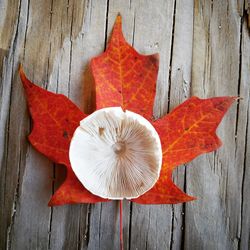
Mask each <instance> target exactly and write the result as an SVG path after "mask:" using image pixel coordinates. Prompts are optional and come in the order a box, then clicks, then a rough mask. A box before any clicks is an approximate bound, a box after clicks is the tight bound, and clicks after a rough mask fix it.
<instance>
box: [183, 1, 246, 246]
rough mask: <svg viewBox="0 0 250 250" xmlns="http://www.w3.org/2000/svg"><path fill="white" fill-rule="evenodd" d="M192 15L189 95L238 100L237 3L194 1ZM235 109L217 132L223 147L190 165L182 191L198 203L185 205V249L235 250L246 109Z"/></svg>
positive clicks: (229, 113) (239, 37)
mask: <svg viewBox="0 0 250 250" xmlns="http://www.w3.org/2000/svg"><path fill="white" fill-rule="evenodd" d="M194 11H195V12H194V13H195V16H194V47H193V48H194V49H193V51H194V53H193V68H192V94H194V95H198V96H201V97H209V96H219V95H236V96H237V95H238V94H239V93H238V91H239V90H238V89H239V86H238V84H240V72H241V63H240V61H241V54H240V53H241V27H242V22H243V19H242V18H241V16H240V15H239V13H238V11H237V3H236V2H233V1H229V2H226V1H221V2H211V3H210V2H208V1H196V2H195V9H194ZM244 91H247V89H245V90H244ZM240 105H242V104H240ZM240 107H241V106H240ZM238 108H239V106H237V105H234V106H233V107H232V108H231V110H230V111H229V112H228V114H227V116H226V117H225V119H224V120H223V122H222V124H221V125H220V128H219V130H218V134H219V136H220V137H221V139H222V141H223V143H224V147H222V148H221V149H219V150H218V151H216V152H215V153H211V154H208V155H205V156H202V157H199V158H198V159H197V160H196V161H193V162H192V163H191V164H189V165H190V166H192V168H190V169H188V170H187V190H188V192H189V193H190V194H192V195H196V196H198V198H199V200H198V201H196V202H195V203H189V204H186V213H185V214H186V222H185V225H186V230H185V242H184V245H185V247H186V248H188V249H190V248H191V249H238V246H239V238H240V227H241V226H240V223H241V202H242V190H241V189H242V177H243V164H242V163H243V161H244V148H242V145H244V144H245V132H243V131H242V129H241V128H242V126H243V127H246V119H245V118H243V117H245V116H246V110H245V111H243V110H242V111H243V113H244V114H243V113H242V114H241V115H240V116H239V109H238ZM239 119H240V120H239ZM240 123H241V124H240ZM239 124H240V125H239ZM235 136H237V137H235ZM242 143H243V144H242ZM205 225H206V226H205Z"/></svg>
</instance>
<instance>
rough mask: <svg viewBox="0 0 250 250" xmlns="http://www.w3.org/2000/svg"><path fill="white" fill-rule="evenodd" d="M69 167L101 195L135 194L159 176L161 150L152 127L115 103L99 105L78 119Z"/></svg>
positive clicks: (147, 188) (132, 195) (71, 146)
mask: <svg viewBox="0 0 250 250" xmlns="http://www.w3.org/2000/svg"><path fill="white" fill-rule="evenodd" d="M69 157H70V162H71V166H72V169H73V171H74V173H75V174H76V176H77V177H78V179H79V180H80V182H81V183H82V184H83V185H84V187H86V188H87V189H88V190H89V191H90V192H92V193H93V194H95V195H98V196H100V197H103V198H109V199H123V198H127V199H131V198H136V197H138V196H140V195H142V194H143V193H145V192H146V191H148V190H149V189H150V188H152V187H153V185H154V184H155V183H156V181H157V180H158V178H159V174H160V169H161V163H162V150H161V143H160V138H159V136H158V134H157V132H156V131H155V129H154V127H153V126H152V125H151V124H150V122H149V121H147V120H146V119H145V118H143V117H142V116H140V115H138V114H136V113H133V112H131V111H125V112H124V111H123V110H122V109H121V108H119V107H115V108H114V107H112V108H104V109H100V110H98V111H96V112H94V113H93V114H91V115H89V116H88V117H87V118H85V119H83V120H82V121H81V122H80V126H79V127H78V128H77V129H76V131H75V133H74V135H73V138H72V140H71V144H70V151H69Z"/></svg>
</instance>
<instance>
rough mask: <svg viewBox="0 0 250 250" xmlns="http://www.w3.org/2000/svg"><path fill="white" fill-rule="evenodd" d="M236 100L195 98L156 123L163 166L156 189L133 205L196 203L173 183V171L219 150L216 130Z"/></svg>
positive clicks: (136, 200) (231, 98)
mask: <svg viewBox="0 0 250 250" xmlns="http://www.w3.org/2000/svg"><path fill="white" fill-rule="evenodd" d="M236 99H237V97H215V98H210V99H204V100H202V99H199V98H197V97H192V98H190V99H189V100H187V101H185V102H184V103H182V104H181V105H179V106H178V107H177V108H175V109H174V110H173V111H172V112H170V114H168V115H166V116H165V117H163V118H161V119H159V120H157V121H155V122H153V125H154V127H155V129H156V130H157V132H158V134H159V136H160V138H161V143H162V150H163V165H162V170H161V175H160V178H159V180H158V181H157V183H156V185H155V186H154V187H153V188H152V189H151V190H149V191H148V192H147V193H145V194H144V195H142V196H140V197H139V198H137V199H134V200H133V201H135V202H138V203H143V204H153V203H154V204H163V203H165V204H172V203H179V202H186V201H188V200H193V199H194V197H190V196H187V195H186V194H185V193H183V192H182V191H181V190H179V189H178V188H177V187H176V186H175V185H174V184H173V182H172V181H171V174H172V171H173V169H174V168H175V167H176V166H178V165H181V164H184V163H187V162H189V161H191V160H193V159H194V158H195V157H197V156H198V155H200V154H203V153H207V152H211V151H214V150H216V149H217V148H218V147H219V146H220V145H221V141H220V139H219V138H218V137H217V135H216V133H215V132H216V128H217V127H218V125H219V123H220V122H221V120H222V118H223V116H224V115H225V113H226V111H227V110H228V108H229V107H230V106H231V104H232V103H233V102H234V101H235V100H236Z"/></svg>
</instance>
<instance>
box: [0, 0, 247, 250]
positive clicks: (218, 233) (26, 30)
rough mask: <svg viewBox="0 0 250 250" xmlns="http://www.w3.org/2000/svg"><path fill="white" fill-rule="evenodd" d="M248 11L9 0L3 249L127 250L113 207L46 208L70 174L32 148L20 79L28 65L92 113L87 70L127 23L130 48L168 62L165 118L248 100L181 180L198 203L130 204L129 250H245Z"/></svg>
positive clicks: (1, 140)
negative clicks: (189, 103) (220, 101)
mask: <svg viewBox="0 0 250 250" xmlns="http://www.w3.org/2000/svg"><path fill="white" fill-rule="evenodd" d="M249 6H250V3H248V2H247V1H245V2H244V0H238V1H237V0H228V1H226V0H222V1H219V0H214V1H208V0H200V1H198V0H197V1H195V2H193V1H191V0H155V1H152V0H130V1H129V0H68V1H65V0H43V1H42V0H0V79H1V81H0V82H1V87H0V98H1V99H0V117H1V120H0V164H1V165H0V249H18V250H22V249H25V250H26V249H32V250H33V249H56V250H57V249H70V250H71V249H73V250H74V249H91V250H96V249H107V250H111V249H119V223H118V221H119V220H118V208H117V203H116V202H112V203H108V204H96V205H86V204H85V205H84V204H82V205H67V206H61V207H54V208H49V207H47V202H48V201H49V199H50V196H51V194H52V193H53V192H54V190H56V189H57V187H58V186H59V184H60V183H61V182H62V180H63V178H64V176H65V171H64V169H63V168H62V167H60V166H55V165H54V164H53V163H52V162H50V161H49V160H47V159H46V158H45V157H43V156H42V155H41V154H39V153H38V152H36V151H35V150H34V149H33V148H32V147H31V145H30V144H29V143H28V142H27V135H28V134H29V132H30V128H31V121H30V118H29V115H28V112H27V107H26V102H25V98H24V91H23V89H22V86H21V83H20V79H19V76H18V73H17V68H18V65H19V63H20V62H22V63H23V66H24V69H25V71H26V73H27V75H28V77H29V78H30V79H31V80H32V81H34V82H36V83H38V84H39V85H40V86H43V87H44V88H47V89H48V90H51V91H54V92H58V93H63V94H65V95H67V96H69V97H70V99H71V100H73V101H74V102H75V103H76V104H78V105H79V106H80V107H81V108H82V109H84V110H88V109H89V108H90V107H89V104H90V101H91V95H90V94H86V93H88V92H90V91H89V86H90V83H91V81H92V78H91V75H90V73H89V71H88V62H89V60H90V58H91V57H93V56H95V55H97V54H99V53H101V52H102V51H103V50H104V48H105V46H106V43H107V39H108V37H109V34H110V31H111V29H112V26H113V23H114V19H115V17H116V15H117V13H118V12H120V13H121V14H122V17H123V30H124V34H125V37H126V39H127V40H128V42H130V43H131V44H132V45H133V46H134V47H135V48H136V49H137V50H138V51H139V52H140V53H145V54H151V53H155V52H159V53H160V72H159V76H158V83H157V84H158V85H157V97H156V102H155V115H156V116H158V117H159V116H161V115H163V114H165V113H167V112H168V111H169V110H171V109H172V108H173V107H175V106H176V105H178V104H179V103H181V102H183V101H184V100H185V99H187V98H188V97H190V96H191V95H197V96H199V97H201V98H206V97H212V96H224V95H240V96H241V97H243V98H244V99H243V100H241V101H240V103H238V104H234V105H233V106H232V108H231V109H230V111H229V112H228V113H227V115H226V117H225V119H224V120H223V122H222V124H221V126H220V128H219V130H218V133H219V135H220V137H221V139H222V141H223V142H224V145H223V147H221V148H220V149H219V150H218V151H216V152H214V153H210V154H207V155H203V156H201V157H198V158H197V159H196V160H194V161H192V162H191V163H189V164H187V165H186V166H181V167H179V168H178V170H176V171H175V173H174V181H175V183H177V184H178V185H179V186H180V187H181V188H183V189H184V190H185V191H186V192H187V193H188V194H190V195H194V196H197V197H198V200H197V201H194V202H190V203H187V204H179V205H174V206H172V205H155V206H153V205H152V206H142V205H137V204H131V203H130V202H126V203H125V205H124V230H123V232H124V241H125V242H124V244H125V249H131V250H133V249H139V250H140V249H219V250H223V249H225V250H230V249H248V248H249V245H250V236H249V235H250V195H249V192H250V191H249V190H250V131H249V130H250V122H249V116H250V110H249V91H250V36H249V34H250V33H249V27H248V18H249V17H248V13H249V11H250V10H249V8H250V7H249ZM249 21H250V19H249ZM249 24H250V22H249ZM83 92H84V96H85V97H87V98H85V101H84V103H83V101H82V100H83V98H82V97H83Z"/></svg>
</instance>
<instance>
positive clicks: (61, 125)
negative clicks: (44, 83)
mask: <svg viewBox="0 0 250 250" xmlns="http://www.w3.org/2000/svg"><path fill="white" fill-rule="evenodd" d="M91 67H92V71H93V75H94V79H95V84H96V107H97V109H100V108H104V107H112V106H121V107H122V108H123V109H124V110H126V109H128V110H131V111H133V112H136V113H138V114H140V115H142V116H144V117H145V118H147V119H148V120H149V121H150V122H151V123H152V124H153V126H154V127H155V129H156V130H157V132H158V134H159V136H160V138H161V143H162V150H163V164H162V170H161V174H160V178H159V180H158V181H157V183H156V184H155V186H154V187H153V188H152V189H150V190H149V191H148V192H146V193H145V194H143V195H142V196H140V197H138V198H136V199H133V200H132V201H134V202H137V203H142V204H175V203H180V202H186V201H190V200H193V199H195V198H194V197H191V196H188V195H186V194H185V193H183V192H182V191H181V190H180V189H179V188H178V187H177V186H176V185H175V184H174V183H173V182H172V179H171V176H172V171H173V170H174V168H175V167H176V166H178V165H181V164H184V163H187V162H189V161H191V160H192V159H194V158H195V157H196V156H198V155H200V154H203V153H207V152H211V151H213V150H215V149H217V148H218V147H219V146H220V145H221V142H220V140H219V138H218V137H217V136H216V133H215V132H216V128H217V126H218V125H219V123H220V121H221V119H222V118H223V116H224V114H225V112H226V111H227V110H228V108H229V107H230V105H231V104H232V103H233V102H234V101H235V100H236V99H237V98H236V97H215V98H210V99H203V100H202V99H199V98H197V97H192V98H190V99H189V100H187V101H186V102H184V103H183V104H181V105H179V106H178V107H177V108H175V109H174V110H173V111H172V112H170V113H169V114H168V115H166V116H164V117H163V118H161V119H159V120H156V121H154V120H153V119H152V113H153V103H154V97H155V86H156V79H157V72H158V55H148V56H145V55H140V54H139V53H138V52H136V51H135V50H134V49H133V48H132V47H131V46H130V45H129V44H128V43H127V42H126V41H125V39H124V37H123V34H122V27H121V17H120V16H118V17H117V19H116V22H115V26H114V29H113V33H112V37H111V40H110V43H109V45H108V47H107V50H106V51H105V52H104V53H103V54H101V55H100V56H98V57H96V58H93V59H92V61H91ZM20 76H21V80H22V82H23V85H24V88H25V91H26V96H27V101H28V106H29V110H30V113H31V116H32V119H33V129H32V133H31V134H30V136H29V140H30V142H31V144H32V145H33V146H34V147H35V148H36V149H37V150H38V151H39V152H41V153H43V154H44V155H46V156H47V157H48V158H50V159H51V160H52V161H54V162H56V163H59V164H63V165H65V166H66V167H67V177H66V180H65V181H64V183H63V184H62V186H61V187H59V189H58V190H57V191H56V193H55V194H54V195H53V197H52V199H51V200H50V202H49V205H51V206H53V205H63V204H68V203H94V202H100V201H108V200H107V199H103V198H101V197H98V196H96V195H94V194H92V193H90V192H89V191H88V190H87V189H86V188H84V186H83V185H82V184H81V183H80V182H79V181H78V179H77V177H76V176H75V174H74V173H73V171H72V168H71V166H70V162H69V145H70V140H71V138H72V136H73V133H74V131H75V129H76V128H77V127H78V126H79V122H80V121H81V120H82V119H84V118H85V117H86V115H85V114H84V113H82V112H81V111H80V110H79V109H78V108H77V107H76V105H74V104H73V103H72V102H71V101H70V100H69V99H68V98H67V97H65V96H63V95H58V94H54V93H51V92H49V91H46V90H44V89H42V88H40V87H38V86H36V85H34V84H33V83H31V82H30V81H29V80H28V79H27V78H26V76H25V75H24V72H23V70H22V68H20Z"/></svg>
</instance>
